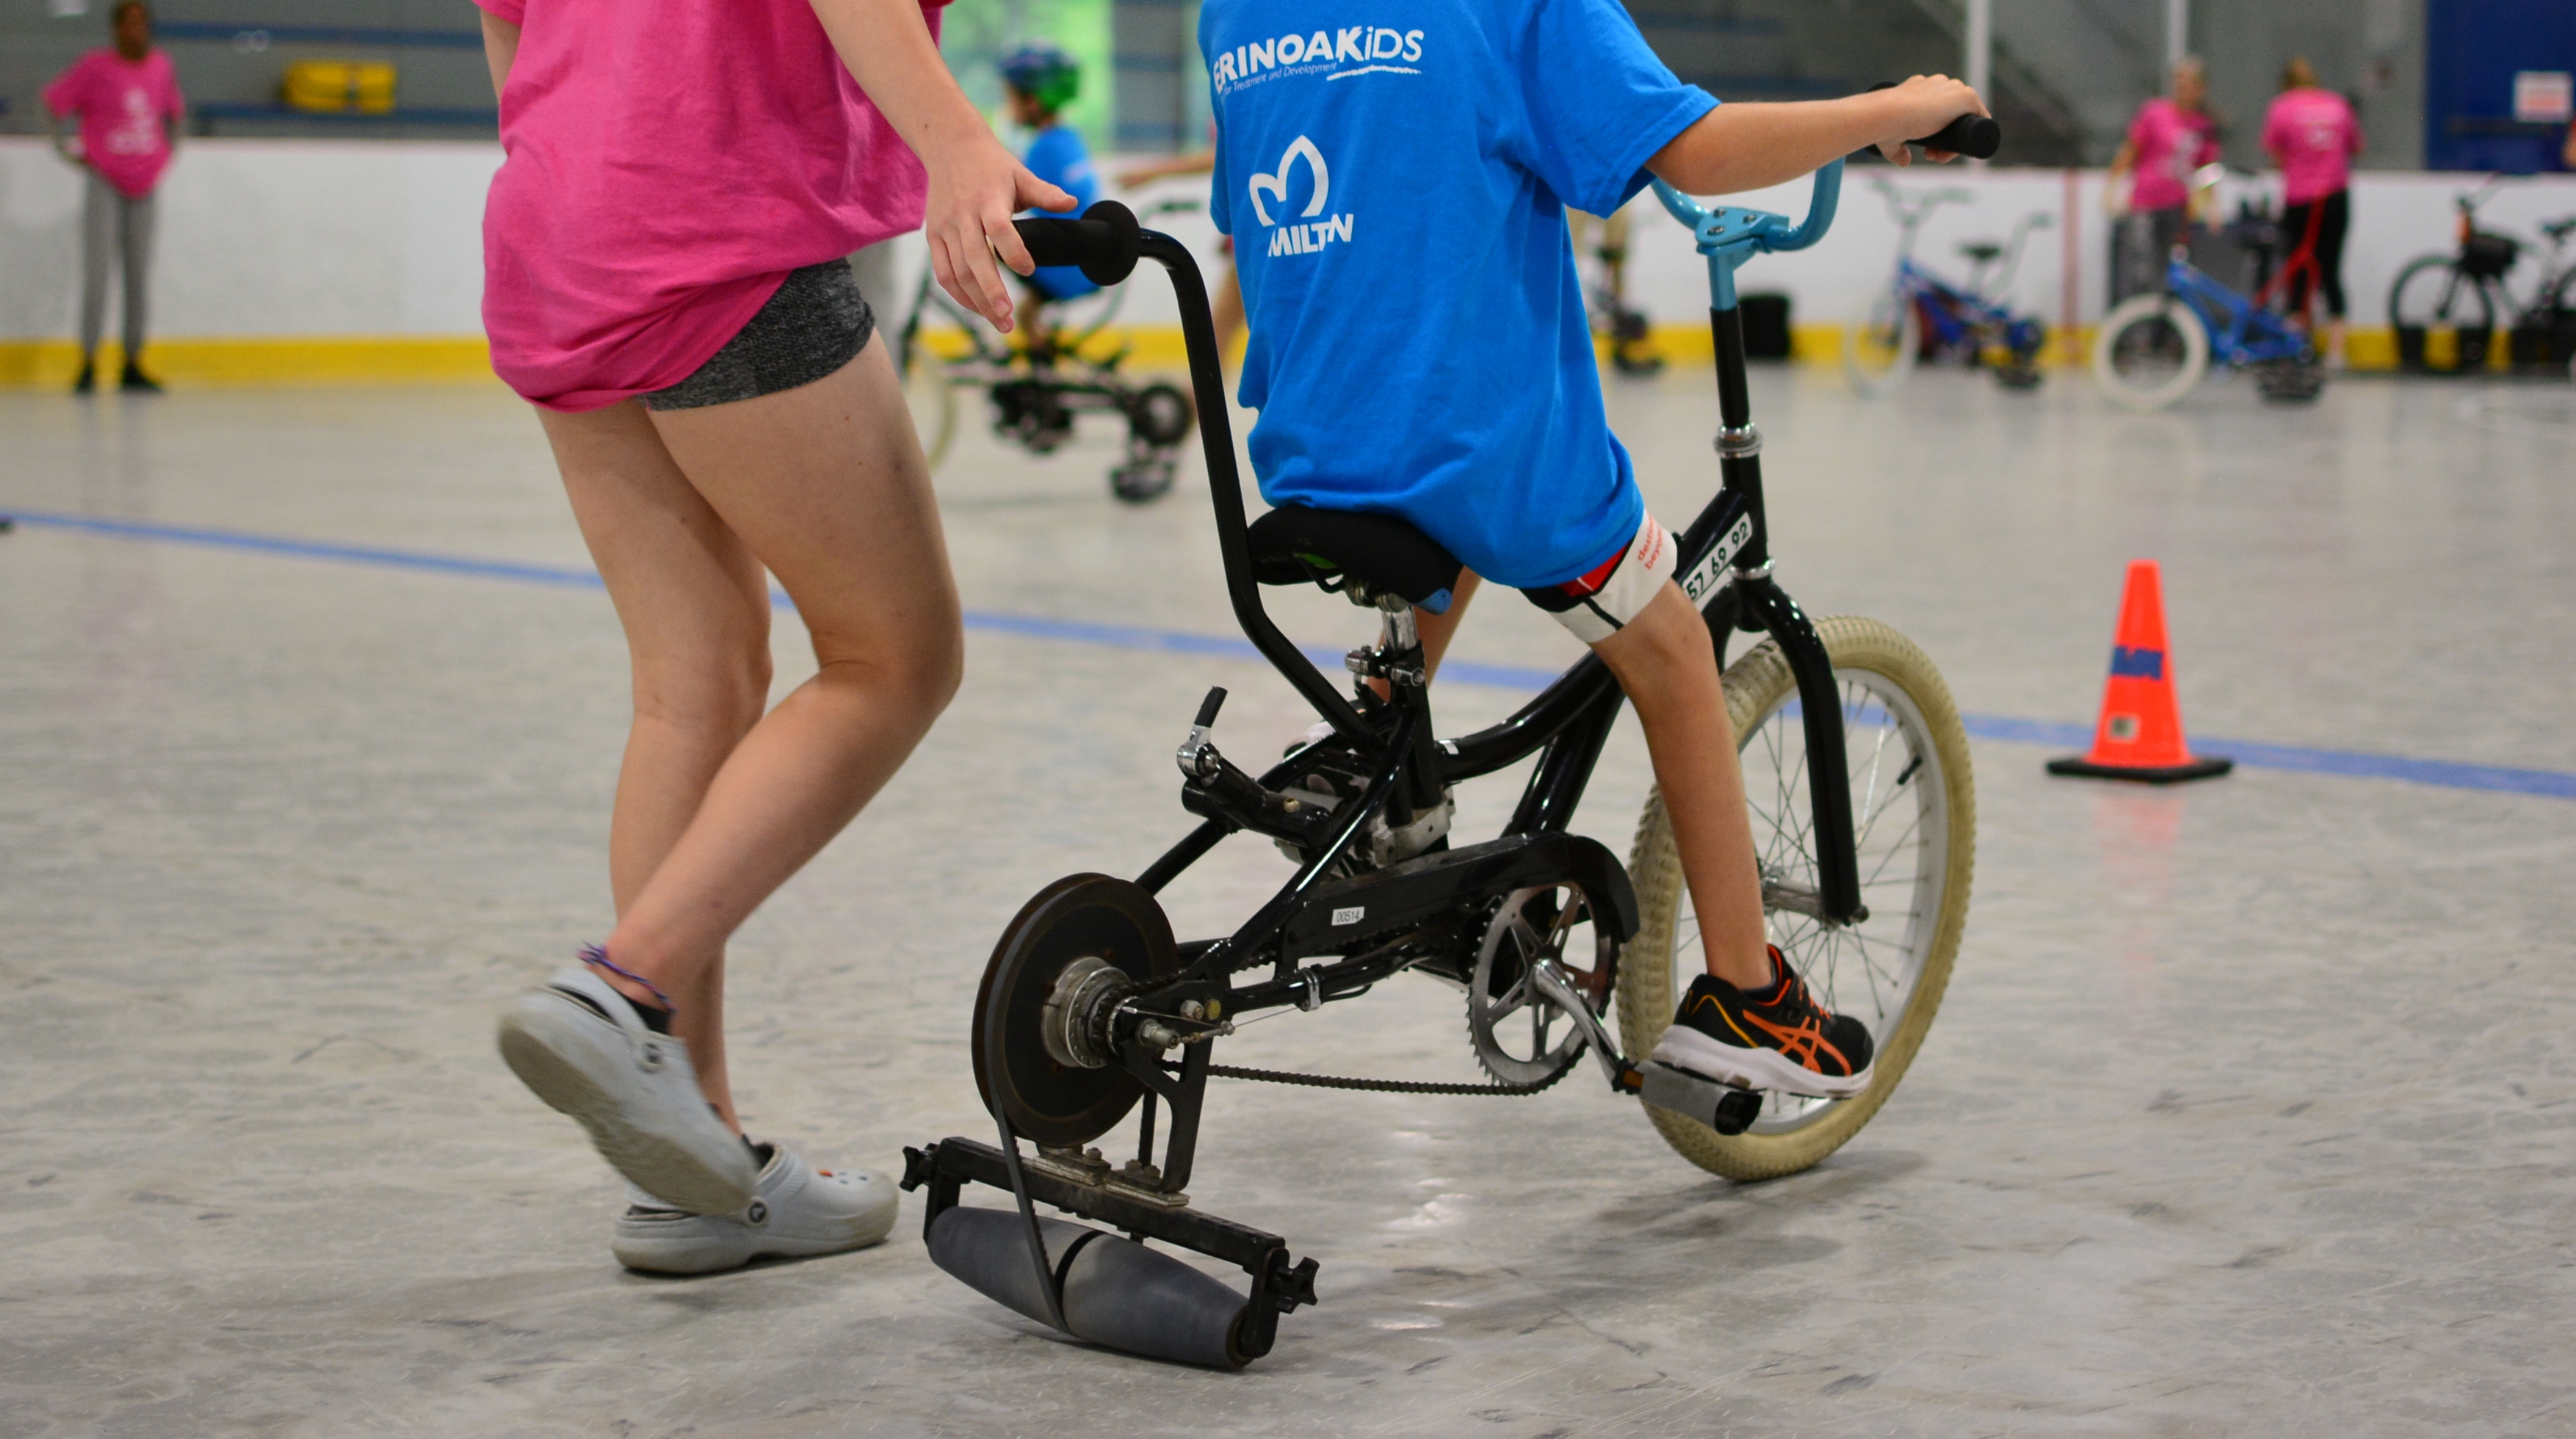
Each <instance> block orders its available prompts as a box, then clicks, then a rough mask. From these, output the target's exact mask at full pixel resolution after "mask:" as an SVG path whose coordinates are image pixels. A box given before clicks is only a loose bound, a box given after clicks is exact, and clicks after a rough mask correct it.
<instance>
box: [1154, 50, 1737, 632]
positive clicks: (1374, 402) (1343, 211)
mask: <svg viewBox="0 0 2576 1439" xmlns="http://www.w3.org/2000/svg"><path fill="white" fill-rule="evenodd" d="M1199 45H1200V48H1201V49H1202V50H1203V51H1204V52H1205V54H1206V56H1207V61H1208V72H1209V78H1210V89H1211V91H1212V92H1213V95H1214V110H1215V117H1216V125H1217V144H1216V173H1215V177H1214V180H1213V181H1212V184H1211V194H1210V199H1209V211H1210V214H1211V215H1212V217H1213V218H1214V219H1215V221H1216V225H1217V228H1218V229H1220V230H1222V231H1224V232H1226V233H1228V234H1230V235H1232V236H1234V238H1235V246H1234V250H1235V263H1236V265H1237V267H1238V269H1239V272H1240V274H1241V277H1242V283H1243V299H1244V306H1245V309H1246V312H1247V314H1248V316H1249V319H1250V322H1251V325H1250V328H1251V340H1250V345H1249V347H1248V349H1247V350H1246V351H1245V355H1244V364H1243V385H1242V391H1241V398H1242V401H1243V403H1244V404H1245V405H1247V406H1249V407H1251V408H1254V409H1257V410H1259V411H1260V412H1261V418H1260V421H1259V423H1257V424H1255V425H1254V426H1253V429H1252V438H1251V451H1252V464H1253V469H1254V471H1255V473H1257V474H1258V475H1259V476H1260V478H1261V493H1262V495H1263V497H1264V498H1266V499H1268V500H1269V501H1270V502H1271V503H1272V504H1274V505H1276V504H1286V503H1289V502H1291V501H1295V502H1300V503H1304V504H1309V505H1313V506H1315V507H1317V508H1319V509H1336V510H1369V511H1378V512H1383V513H1393V514H1397V515H1401V516H1403V517H1404V518H1405V519H1407V520H1409V521H1411V522H1412V523H1413V524H1414V526H1415V527H1417V528H1419V529H1421V530H1422V531H1423V532H1424V533H1426V534H1428V535H1430V536H1431V537H1432V538H1434V539H1436V540H1438V541H1440V542H1441V543H1442V544H1444V545H1446V546H1448V547H1449V549H1450V551H1451V552H1452V553H1454V554H1456V555H1457V556H1458V558H1459V559H1461V560H1463V561H1465V562H1466V563H1467V564H1468V565H1469V566H1470V567H1471V568H1473V569H1474V570H1476V571H1477V572H1478V573H1479V574H1482V575H1484V576H1486V577H1487V578H1489V579H1492V580H1494V581H1496V582H1497V583H1500V584H1506V585H1513V586H1517V587H1520V588H1524V589H1535V588H1538V587H1540V586H1544V585H1553V584H1560V583H1562V582H1564V581H1566V580H1569V579H1572V578H1574V577H1576V576H1578V575H1581V574H1583V573H1584V572H1586V571H1587V570H1590V569H1592V568H1593V567H1594V566H1596V565H1598V564H1600V563H1601V562H1602V561H1603V560H1605V559H1608V558H1609V557H1610V556H1612V555H1613V554H1615V553H1616V552H1617V550H1618V548H1619V546H1621V545H1624V544H1626V543H1627V542H1628V541H1629V540H1630V539H1632V538H1634V537H1635V535H1636V532H1637V527H1638V525H1639V524H1640V523H1641V521H1642V520H1643V518H1644V510H1645V501H1644V499H1643V497H1642V496H1640V495H1639V493H1638V491H1637V484H1636V477H1635V475H1634V473H1633V472H1632V471H1631V469H1630V466H1629V460H1628V452H1627V451H1626V450H1625V449H1624V448H1622V447H1621V446H1620V444H1619V442H1618V441H1617V440H1616V439H1614V438H1613V437H1612V436H1611V434H1610V427H1609V423H1608V421H1607V420H1606V419H1605V418H1604V417H1603V415H1602V410H1601V380H1600V375H1599V373H1598V371H1597V370H1596V369H1595V362H1594V359H1593V352H1592V331H1591V327H1590V325H1589V323H1588V322H1587V321H1586V320H1585V318H1584V312H1583V295H1582V289H1581V286H1580V284H1579V283H1578V282H1577V280H1576V277H1575V269H1574V253H1573V248H1572V246H1571V245H1570V244H1569V243H1568V242H1567V239H1566V232H1565V206H1566V205H1568V204H1572V205H1575V206H1577V207H1579V208H1582V209H1585V210H1589V211H1591V212H1593V213H1594V214H1605V215H1606V214H1608V213H1609V212H1611V211H1612V210H1615V209H1617V208H1618V207H1619V206H1620V205H1622V204H1624V203H1626V201H1627V200H1628V199H1630V198H1631V197H1632V196H1634V195H1635V194H1636V193H1637V192H1638V191H1639V190H1641V189H1643V188H1645V186H1646V184H1647V182H1648V180H1649V179H1650V178H1651V177H1650V176H1648V175H1647V173H1646V171H1645V162H1646V160H1647V159H1648V158H1649V157H1651V156H1652V155H1653V154H1654V153H1655V152H1656V151H1657V150H1660V149H1662V148H1663V147H1664V146H1665V145H1666V144H1668V143H1670V142H1671V140H1672V139H1673V137H1674V136H1676V135H1678V134H1680V133H1681V132H1682V131H1683V130H1684V129H1686V128H1688V127H1689V126H1690V124H1691V123H1692V122H1693V121H1695V120H1697V119H1698V118H1699V117H1700V116H1702V115H1704V114H1706V113H1708V111H1709V110H1710V109H1712V108H1713V107H1715V105H1716V104H1717V102H1716V101H1715V100H1714V99H1711V98H1710V97H1709V95H1708V94H1707V93H1706V92H1705V91H1702V90H1700V89H1698V88H1697V87H1695V86H1690V85H1685V84H1683V83H1681V81H1679V80H1677V79H1675V78H1674V77H1673V73H1672V71H1671V70H1669V69H1667V68H1666V67H1665V66H1664V63H1663V62H1662V61H1660V60H1658V59H1656V58H1655V54H1654V52H1653V51H1652V50H1649V49H1647V48H1646V42H1645V38H1644V37H1643V36H1641V35H1639V34H1638V33H1637V25H1636V22H1635V21H1633V20H1631V19H1629V18H1628V13H1627V11H1625V10H1624V9H1622V8H1621V7H1620V5H1619V4H1618V0H1428V3H1418V4H1408V5H1404V6H1398V7H1388V6H1385V5H1380V4H1369V3H1364V0H1293V3H1291V0H1206V4H1205V6H1204V8H1203V9H1202V10H1201V11H1200V12H1199Z"/></svg>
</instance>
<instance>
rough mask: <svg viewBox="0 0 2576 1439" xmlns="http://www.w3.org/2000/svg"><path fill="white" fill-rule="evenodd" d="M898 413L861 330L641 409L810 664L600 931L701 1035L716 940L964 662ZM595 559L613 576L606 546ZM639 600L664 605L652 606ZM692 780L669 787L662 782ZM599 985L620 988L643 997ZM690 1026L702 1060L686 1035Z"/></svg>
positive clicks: (861, 784)
mask: <svg viewBox="0 0 2576 1439" xmlns="http://www.w3.org/2000/svg"><path fill="white" fill-rule="evenodd" d="M906 415H907V412H906V410H905V409H904V402H903V395H902V390H901V388H900V385H899V382H898V381H897V380H896V377H895V374H894V370H893V367H892V365H891V364H890V362H889V361H888V360H887V358H886V353H885V346H884V344H883V343H882V341H881V340H878V339H872V340H871V341H870V342H869V344H868V346H867V348H866V349H865V350H864V351H863V352H861V354H860V355H859V357H858V358H857V359H856V360H854V361H853V362H851V363H850V364H849V365H847V366H845V367H843V368H842V369H841V370H840V371H838V372H837V373H835V374H833V375H831V376H829V377H827V378H825V379H823V380H820V381H817V382H815V383H813V384H810V385H806V386H803V387H801V388H798V389H793V390H788V391H784V392H781V393H777V394H771V395H764V396H761V397H759V398H757V399H751V400H743V401H739V402H736V403H732V404H722V405H710V406H706V407H703V408H698V409H687V410H672V411H664V412H661V413H657V414H652V415H651V416H650V417H649V419H650V423H651V424H652V426H653V429H654V431H655V432H656V434H657V435H658V436H659V438H660V440H661V442H662V445H663V447H664V448H665V449H666V450H667V452H668V454H669V456H670V459H671V460H672V462H673V463H674V464H675V465H676V467H677V469H678V471H679V473H680V474H681V475H682V476H684V477H685V479H686V482H687V484H688V487H689V489H690V490H692V491H694V492H695V494H696V495H697V496H698V497H700V499H701V500H702V501H703V502H704V504H705V506H706V509H707V512H708V513H709V514H711V515H712V516H713V517H714V518H715V519H716V520H717V521H718V522H720V523H721V525H722V526H723V527H724V528H725V529H726V530H727V531H729V532H730V533H731V534H732V535H733V536H737V537H739V543H740V544H741V546H742V547H743V549H744V551H746V552H747V553H748V554H749V555H750V556H753V557H756V559H757V561H758V562H759V563H760V564H762V565H765V566H766V567H767V568H768V570H769V571H770V572H771V573H773V574H775V575H776V576H777V577H778V579H779V582H780V583H781V584H782V585H784V586H785V587H786V589H787V592H788V594H789V596H790V597H791V598H792V599H793V600H794V601H795V604H796V608H797V613H798V614H799V615H800V616H801V617H802V618H803V620H804V622H805V624H806V627H807V629H808V631H809V632H810V633H811V634H812V636H813V642H814V649H815V655H816V658H817V659H818V660H819V661H820V663H821V670H820V672H819V673H818V674H816V675H815V677H814V678H813V679H811V680H808V681H807V682H806V683H805V684H803V685H801V686H799V687H798V688H797V690H796V691H795V692H794V693H793V694H791V695H789V696H788V697H787V698H786V699H785V700H783V701H781V702H780V703H779V705H778V706H777V708H775V709H773V710H771V711H770V712H769V713H768V714H767V715H766V716H763V717H761V718H760V719H759V721H758V722H757V723H756V724H754V725H752V726H751V727H750V729H749V731H748V732H747V733H745V734H744V735H743V736H742V738H741V740H740V741H739V743H737V744H736V745H734V746H733V747H732V748H731V750H730V752H729V753H728V754H727V755H726V756H725V757H724V758H723V760H722V762H721V764H720V765H719V766H718V767H717V768H716V770H715V772H714V774H713V777H712V779H710V780H708V781H706V783H705V793H704V798H703V800H702V801H701V802H700V803H699V804H698V805H697V806H696V808H695V811H694V813H692V814H691V815H690V816H689V817H688V819H687V821H686V823H685V824H683V825H682V826H681V827H680V830H679V833H678V836H677V838H676V839H675V840H672V841H671V842H670V843H669V845H668V852H667V854H666V855H664V856H663V857H662V859H661V860H660V862H659V863H658V865H656V866H654V867H653V869H652V871H651V875H650V877H649V878H648V879H646V880H645V881H644V882H643V883H642V885H641V886H640V887H639V888H638V889H637V890H636V891H635V893H634V895H633V896H632V898H631V900H630V901H629V902H628V903H626V904H625V905H624V906H623V907H622V911H621V914H620V916H619V919H618V924H617V928H616V930H615V931H614V932H613V933H611V934H610V935H609V937H608V941H607V946H606V947H607V950H608V952H609V954H610V955H611V956H612V957H613V958H614V959H615V961H616V962H617V963H618V965H619V966H621V967H622V968H625V969H629V970H633V971H634V972H636V973H637V974H640V975H643V976H644V977H645V978H646V979H648V980H650V981H652V983H653V984H655V985H657V986H659V987H660V988H662V989H663V990H664V991H665V992H667V993H670V994H671V995H672V996H673V998H674V999H676V1000H677V1001H678V1002H679V1005H680V1009H681V1014H680V1021H681V1023H683V1024H689V1025H690V1027H691V1028H692V1029H695V1028H697V1027H698V1026H697V1025H695V1024H693V1023H692V1022H691V1021H692V1010H693V1009H694V1010H695V1011H697V1012H698V1013H702V1014H706V1015H708V1016H709V1017H710V1018H712V1016H713V1015H714V1012H715V1004H716V998H717V996H716V989H717V984H716V976H717V974H718V965H719V963H720V957H721V954H722V951H723V946H724V942H725V939H726V937H727V936H728V935H730V934H731V933H732V932H733V930H734V928H735V927H736V926H737V925H739V924H740V923H741V922H742V921H743V919H744V918H746V917H747V916H748V915H749V914H750V913H751V911H752V910H753V909H755V908H757V907H758V906H759V904H760V903H761V902H762V901H763V900H765V899H766V898H768V896H769V894H770V893H771V892H772V891H774V890H775V889H776V888H777V887H778V886H779V885H780V884H782V883H784V882H785V881H786V879H787V878H788V876H790V875H792V874H794V873H795V872H796V870H797V869H799V868H800V867H802V866H803V865H804V863H805V862H806V861H807V860H808V859H810V858H811V857H812V856H813V855H814V854H815V852H816V851H818V850H820V849H821V848H822V847H823V845H824V844H826V843H827V842H829V841H830V840H831V838H832V837H833V836H834V835H835V834H837V833H839V832H840V830H841V828H842V827H843V826H844V825H846V824H848V823H849V821H850V819H851V818H852V817H853V816H854V815H856V814H857V813H858V811H859V809H860V807H861V806H863V805H864V804H865V803H866V802H867V801H868V799H869V798H871V797H872V796H873V795H874V794H875V793H876V791H877V790H878V789H879V788H880V787H881V786H883V785H884V783H885V782H886V780H887V779H888V778H890V777H891V776H892V775H893V774H894V772H895V770H896V769H897V768H898V767H899V766H900V765H901V764H902V762H903V760H904V758H905V757H906V756H907V755H909V754H910V753H911V751H912V748H913V746H914V745H915V744H916V743H918V742H919V740H920V739H921V737H922V735H923V734H925V733H926V732H927V731H928V730H929V728H930V724H931V721H932V720H933V719H935V718H936V717H937V716H938V714H939V712H940V710H941V709H943V708H944V707H945V706H946V704H947V702H948V699H949V697H950V696H951V695H952V694H954V693H955V690H956V686H957V683H958V679H959V676H960V672H961V670H962V668H963V661H964V653H963V640H962V635H961V629H960V621H959V613H958V602H957V592H956V585H955V582H954V580H953V579H952V578H951V577H950V574H949V571H948V560H947V551H946V547H945V542H944V540H943V538H942V536H941V533H940V527H939V516H938V511H937V509H936V507H935V505H934V504H933V501H932V498H931V490H930V481H929V475H928V472H927V467H926V466H925V464H924V462H923V460H922V456H921V448H920V443H919V441H918V440H917V439H915V438H914V436H913V433H912V429H911V426H910V424H909V423H908V421H907V418H906ZM552 423H553V421H552V418H550V420H549V426H550V428H551V427H552ZM686 509H687V507H685V506H679V507H676V508H673V507H665V513H664V514H663V515H661V516H659V517H656V516H655V515H654V514H653V512H652V511H653V507H652V506H650V505H648V504H638V505H636V506H635V507H634V508H633V509H632V510H631V511H630V512H629V517H630V518H632V519H634V520H635V521H636V523H638V524H639V525H644V526H648V527H649V526H651V525H655V524H659V525H661V526H664V527H665V528H667V527H669V526H671V525H675V524H680V523H683V521H682V520H681V519H680V517H679V516H680V515H682V514H685V513H686ZM647 532H649V531H647ZM714 548H715V549H717V550H724V548H725V547H724V546H722V545H717V546H715V547H714ZM708 563H709V564H710V565H712V566H715V567H717V568H724V567H725V566H726V565H727V564H739V561H738V560H724V561H719V560H717V559H714V558H710V559H709V561H708ZM624 568H629V569H631V568H632V567H631V566H624ZM602 569H603V572H604V573H609V574H610V583H611V585H612V588H614V587H615V586H616V585H617V584H618V580H617V576H616V574H615V573H614V572H612V571H610V570H609V566H608V563H607V561H606V559H605V558H603V562H602ZM733 573H737V574H739V573H740V572H739V571H733ZM654 583H656V584H658V583H659V582H658V581H656V582H654ZM628 588H629V589H630V591H632V590H634V589H635V588H636V587H635V586H632V585H630V586H629V587H628ZM760 602H761V604H762V605H763V606H764V607H765V606H766V604H767V595H766V593H765V589H764V590H763V591H762V592H761V594H760ZM627 608H628V605H627V602H626V601H625V599H624V598H623V597H621V598H620V610H621V613H624V612H625V611H626V609H627ZM637 609H638V611H639V613H649V614H660V613H661V612H662V610H661V607H660V606H659V605H658V604H655V603H652V602H650V601H645V600H639V602H638V605H637ZM629 623H630V624H632V623H634V621H631V620H630V621H629ZM648 623H649V621H648ZM735 674H736V677H737V678H739V677H740V671H739V670H737V671H735ZM719 688H721V686H719ZM689 753H691V754H697V753H699V752H698V751H695V750H691V751H689ZM685 787H686V786H685V784H684V783H683V782H681V781H679V780H677V779H673V780H671V781H669V789H668V792H670V793H674V794H676V793H679V792H681V791H682V790H684V789H685ZM669 817H670V816H669V815H667V814H664V815H663V819H662V822H663V823H664V824H667V821H668V818H669ZM641 823H642V822H641V821H639V825H640V824H641ZM644 827H645V828H650V826H644ZM649 848H650V846H645V845H640V844H639V852H641V851H643V850H646V849H649ZM608 978H609V979H610V982H612V983H614V984H616V985H617V987H618V988H619V990H620V991H621V992H623V993H626V994H627V995H628V996H629V997H630V998H633V999H636V1000H639V1001H644V1000H649V999H650V997H651V996H650V993H649V991H647V990H645V989H644V988H643V987H642V986H640V985H636V984H633V983H631V982H629V981H626V980H624V979H621V978H617V977H615V976H609V977H608ZM692 996H694V997H696V1000H697V1003H696V1004H695V1005H692V1003H691V997H692ZM682 1037H683V1038H688V1039H690V1040H691V1048H692V1051H693V1052H698V1053H704V1051H699V1050H698V1043H699V1041H698V1039H697V1038H696V1036H695V1035H691V1034H684V1035H682ZM710 1037H712V1036H710ZM700 1063H701V1064H702V1065H703V1066H704V1067H703V1068H702V1069H701V1074H702V1075H705V1074H706V1073H708V1072H709V1071H713V1073H714V1074H716V1075H717V1076H718V1077H717V1078H716V1079H714V1080H713V1081H712V1082H710V1083H709V1084H708V1085H707V1087H708V1089H709V1091H710V1097H711V1098H714V1097H716V1096H717V1095H719V1094H720V1093H721V1091H722V1089H723V1083H722V1079H721V1077H720V1076H721V1073H722V1070H721V1067H720V1065H714V1064H707V1063H706V1061H705V1060H703V1059H702V1060H701V1061H700Z"/></svg>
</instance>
